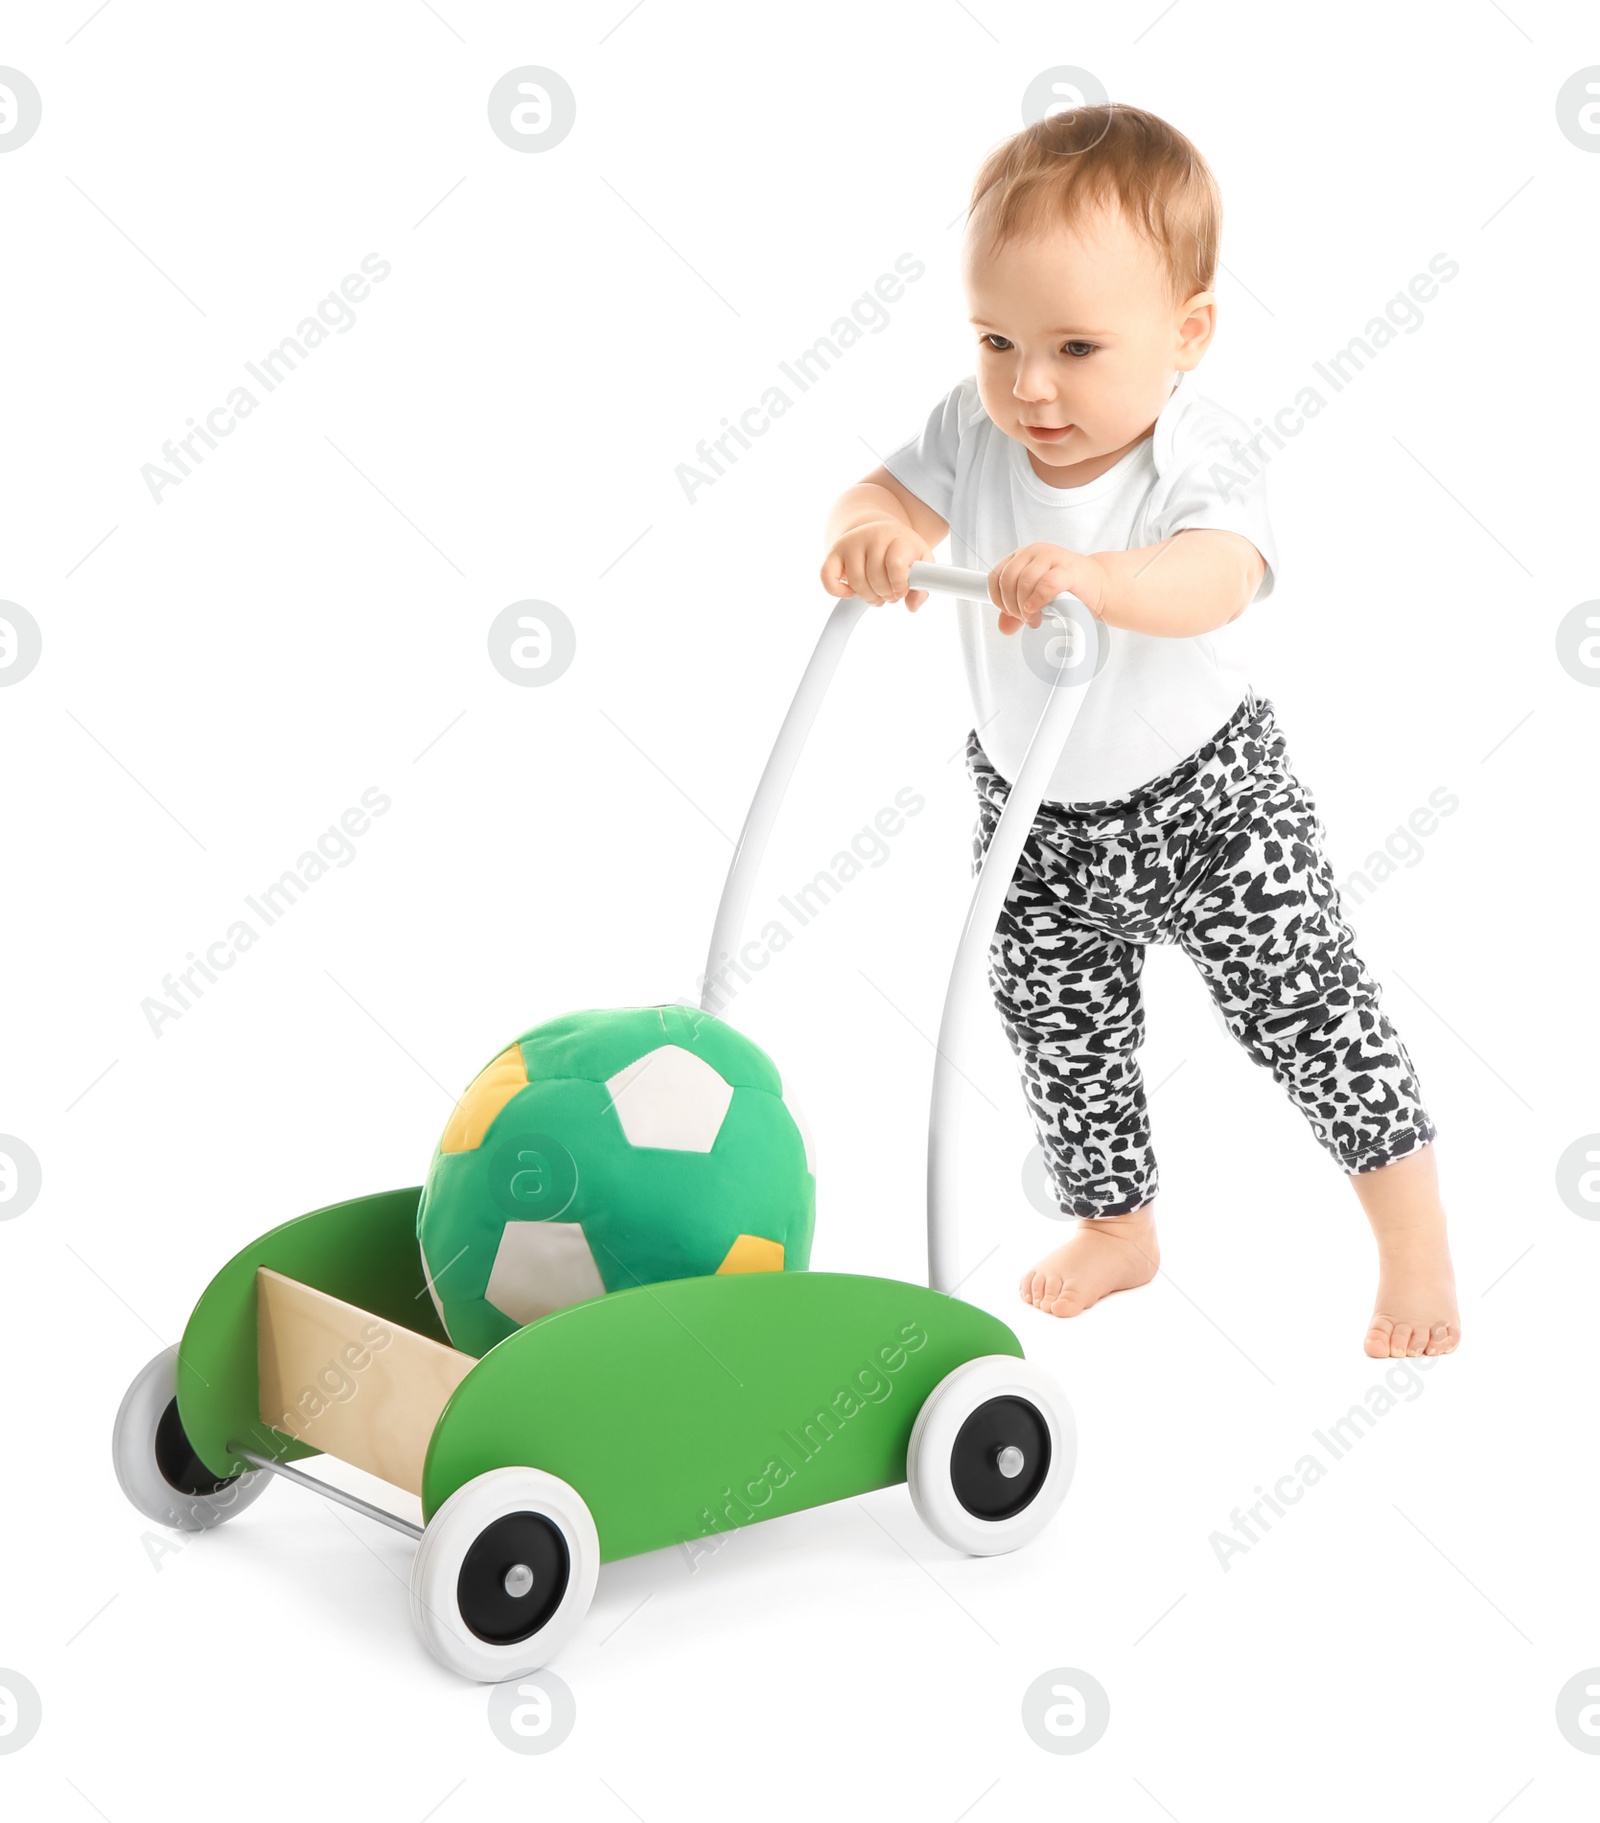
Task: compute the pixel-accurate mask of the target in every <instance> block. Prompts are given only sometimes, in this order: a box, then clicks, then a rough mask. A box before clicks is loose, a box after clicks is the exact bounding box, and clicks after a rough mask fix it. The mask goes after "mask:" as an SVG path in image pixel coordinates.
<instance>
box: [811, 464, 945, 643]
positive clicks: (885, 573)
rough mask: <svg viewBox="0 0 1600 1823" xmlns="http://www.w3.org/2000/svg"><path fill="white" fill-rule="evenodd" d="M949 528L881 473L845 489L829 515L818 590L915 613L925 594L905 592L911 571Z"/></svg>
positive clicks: (923, 503) (877, 471)
mask: <svg viewBox="0 0 1600 1823" xmlns="http://www.w3.org/2000/svg"><path fill="white" fill-rule="evenodd" d="M949 530H950V527H949V526H948V525H947V524H946V523H945V522H944V520H943V519H941V518H940V517H939V515H938V514H937V513H936V512H935V511H934V510H933V508H932V507H931V506H929V505H928V503H927V502H926V501H925V500H919V499H918V498H917V496H916V495H915V494H913V493H912V492H910V490H909V489H907V488H905V487H903V486H902V485H901V484H900V482H898V481H896V480H895V478H894V476H893V475H891V474H890V473H889V471H888V469H886V468H881V467H880V468H875V469H874V470H873V471H872V473H871V474H870V475H868V476H867V477H866V479H865V480H864V481H858V482H857V483H856V485H855V486H854V487H848V488H846V489H845V491H844V492H843V493H842V494H841V495H840V496H839V498H838V499H837V500H836V501H835V502H834V506H833V511H832V512H831V513H829V515H828V526H827V533H826V536H827V539H828V554H827V556H826V557H825V558H824V559H823V562H822V586H823V587H824V588H825V589H826V590H827V591H828V593H829V594H830V595H859V596H860V598H861V599H862V600H863V601H870V602H871V603H872V604H873V605H874V606H875V607H876V606H879V605H880V604H882V603H883V602H885V601H898V600H899V599H900V597H901V596H902V595H904V596H905V598H906V606H907V607H908V608H920V607H921V606H922V604H923V602H925V601H926V600H927V599H928V592H927V590H926V589H912V590H911V591H910V592H909V593H907V590H906V583H907V581H908V580H909V576H910V571H911V566H912V564H914V563H922V562H926V561H927V559H929V558H930V557H932V555H933V547H934V546H935V545H936V544H938V543H939V541H940V540H941V539H942V538H943V537H944V536H945V535H946V533H947V532H948V531H949Z"/></svg>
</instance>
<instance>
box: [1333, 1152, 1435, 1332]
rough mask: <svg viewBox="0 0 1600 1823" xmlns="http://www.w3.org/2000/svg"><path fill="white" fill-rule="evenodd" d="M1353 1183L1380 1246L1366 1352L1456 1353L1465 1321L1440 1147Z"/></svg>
mask: <svg viewBox="0 0 1600 1823" xmlns="http://www.w3.org/2000/svg"><path fill="white" fill-rule="evenodd" d="M1351 1182H1352V1183H1353V1184H1354V1185H1355V1191H1356V1195H1357V1196H1358V1197H1359V1198H1360V1199H1361V1203H1362V1206H1363V1207H1364V1208H1365V1209H1366V1212H1367V1219H1368V1220H1369V1221H1370V1222H1371V1223H1372V1232H1373V1235H1374V1236H1375V1238H1376V1240H1377V1243H1378V1299H1377V1303H1376V1305H1375V1306H1374V1307H1373V1312H1372V1322H1371V1323H1370V1324H1369V1325H1368V1327H1367V1338H1366V1341H1365V1343H1363V1347H1364V1348H1365V1350H1366V1352H1367V1353H1368V1354H1369V1355H1371V1356H1373V1357H1374V1359H1376V1360H1380V1361H1383V1360H1390V1361H1398V1360H1400V1359H1402V1358H1403V1357H1405V1356H1407V1355H1450V1354H1454V1353H1455V1350H1456V1345H1457V1343H1459V1342H1460V1340H1461V1317H1460V1313H1459V1312H1458V1310H1457V1308H1456V1275H1455V1270H1454V1268H1453V1267H1452V1266H1451V1264H1450V1242H1449V1240H1448V1238H1447V1237H1446V1234H1445V1220H1444V1209H1443V1207H1442V1205H1441V1204H1440V1202H1439V1186H1438V1177H1437V1172H1436V1168H1435V1165H1434V1159H1433V1147H1432V1146H1431V1145H1427V1146H1423V1147H1422V1148H1421V1149H1420V1150H1419V1151H1417V1152H1413V1153H1411V1154H1410V1155H1409V1156H1408V1157H1406V1158H1402V1159H1400V1160H1398V1161H1397V1162H1396V1163H1394V1164H1392V1165H1384V1166H1382V1167H1381V1168H1380V1169H1378V1170H1376V1171H1368V1172H1363V1173H1362V1174H1361V1175H1359V1176H1357V1177H1355V1178H1352V1180H1351Z"/></svg>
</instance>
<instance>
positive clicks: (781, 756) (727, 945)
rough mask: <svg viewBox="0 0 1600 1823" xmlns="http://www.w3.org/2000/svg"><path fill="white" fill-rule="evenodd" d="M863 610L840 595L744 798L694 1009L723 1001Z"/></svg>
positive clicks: (715, 1006) (715, 1007)
mask: <svg viewBox="0 0 1600 1823" xmlns="http://www.w3.org/2000/svg"><path fill="white" fill-rule="evenodd" d="M866 609H867V604H866V603H865V602H864V601H862V600H860V599H859V598H858V597H857V596H854V595H846V596H845V597H844V599H843V600H842V601H840V602H838V603H837V604H836V605H835V607H834V610H833V612H832V613H831V614H830V615H829V616H828V619H827V623H826V625H825V626H824V627H823V629H822V636H821V638H819V639H818V641H817V648H816V650H815V651H814V652H813V653H812V654H811V662H810V663H809V664H808V665H807V666H806V669H805V675H804V676H803V677H802V678H801V679H800V688H799V689H798V690H796V691H795V693H794V701H793V702H792V703H790V705H789V713H788V714H787V715H786V716H785V717H784V718H783V726H782V727H781V728H780V729H779V730H778V738H777V740H776V741H774V742H773V744H772V754H771V757H770V758H769V759H768V761H767V766H766V770H765V771H764V772H763V773H762V775H761V782H760V783H759V784H758V785H757V786H756V794H755V796H754V797H753V798H752V799H751V800H750V808H749V810H748V811H747V812H746V813H745V819H744V828H743V829H741V830H740V831H739V841H738V844H737V845H736V847H735V848H734V851H733V859H732V861H731V862H729V864H728V877H727V879H726V880H725V881H724V882H723V886H722V898H721V899H720V901H719V902H718V904H717V921H716V923H715V925H713V927H712V930H711V949H710V951H709V953H708V954H707V956H706V972H705V979H704V981H703V982H702V983H701V987H700V1005H701V1006H702V1007H703V1008H704V1009H705V1011H706V1012H708V1013H715V1012H716V1011H717V1010H718V1005H719V1003H724V1004H725V1002H726V996H725V995H724V993H723V991H722V988H721V985H720V983H719V980H718V976H719V975H720V974H721V973H722V972H723V971H725V970H726V969H727V967H728V965H729V963H730V962H733V961H735V960H736V951H737V949H738V946H739V939H740V937H741V936H743V934H744V928H745V919H746V917H747V916H748V914H749V911H750V898H751V894H752V893H753V892H754V890H755V884H756V875H757V874H758V873H759V872H760V871H761V861H762V857H763V856H764V855H765V854H766V852H767V842H768V839H769V838H770V836H771V835H772V826H773V824H774V823H776V822H777V820H778V812H779V810H780V809H781V808H782V806H783V796H784V793H785V792H786V791H787V790H788V789H789V780H790V779H791V778H792V777H793V776H794V769H795V766H796V765H797V764H798V763H799V759H800V754H801V751H802V750H803V748H804V747H805V744H806V736H807V735H808V734H810V732H811V724H812V723H813V722H814V721H815V720H816V719H817V711H818V710H819V709H820V708H821V707H822V699H823V698H824V697H825V696H826V695H827V694H828V685H829V684H830V683H832V682H833V674H834V672H835V671H837V670H838V668H839V660H840V659H841V658H843V657H844V649H845V647H846V645H848V644H849V641H850V635H851V634H852V633H853V632H854V631H855V627H856V622H857V621H858V620H859V619H860V618H861V616H862V615H863V614H864V613H865V612H866Z"/></svg>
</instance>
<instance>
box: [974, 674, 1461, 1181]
mask: <svg viewBox="0 0 1600 1823" xmlns="http://www.w3.org/2000/svg"><path fill="white" fill-rule="evenodd" d="M967 771H968V774H969V776H970V777H971V779H972V781H973V784H974V785H975V786H976V787H977V791H978V829H977V834H976V836H975V838H974V842H973V866H974V869H976V867H977V864H978V862H979V861H980V860H981V858H982V856H983V852H984V850H985V848H986V847H987V846H988V842H989V839H990V837H991V836H992V835H993V833H994V828H995V825H996V823H997V822H998V821H999V818H1000V811H1001V808H1002V807H1003V806H1004V804H1005V800H1006V793H1007V790H1008V786H1007V784H1006V781H1005V780H1004V779H1003V778H1001V777H1000V775H999V774H998V773H997V772H996V771H995V770H994V768H993V766H991V765H990V763H989V760H988V757H987V755H985V753H984V751H983V748H982V747H981V746H980V745H979V743H978V737H977V734H976V732H975V731H974V732H973V733H972V734H970V735H969V736H968V738H967ZM1323 836H1324V831H1323V827H1322V823H1321V819H1320V818H1319V816H1318V814H1317V809H1316V805H1315V803H1314V802H1313V800H1312V798H1311V796H1310V794H1309V793H1308V792H1307V790H1306V789H1305V787H1304V786H1303V785H1301V784H1300V782H1299V781H1298V780H1297V779H1296V778H1295V776H1294V774H1293V772H1292V771H1291V769H1290V765H1289V756H1288V752H1287V749H1286V746H1285V743H1284V737H1283V735H1282V733H1281V732H1280V730H1279V728H1278V726H1277V723H1276V720H1275V719H1274V715H1273V706H1272V704H1271V703H1270V702H1268V701H1266V700H1264V699H1261V698H1256V697H1254V696H1252V697H1249V698H1247V699H1246V701H1244V702H1243V703H1241V704H1240V705H1239V707H1238V709H1236V710H1235V711H1234V713H1233V715H1232V716H1231V717H1230V718H1229V720H1228V721H1227V723H1226V724H1225V725H1224V726H1223V727H1222V728H1220V729H1219V730H1218V731H1217V733H1216V734H1215V735H1214V736H1213V737H1212V739H1211V740H1209V741H1207V742H1206V744H1205V745H1204V746H1202V747H1199V748H1197V749H1196V750H1195V752H1193V753H1191V754H1190V755H1189V757H1188V758H1187V759H1185V760H1182V761H1180V762H1179V764H1178V765H1177V766H1175V767H1174V768H1173V769H1172V771H1170V772H1168V773H1165V774H1164V775H1163V776H1162V777H1160V778H1158V779H1154V780H1152V781H1151V782H1150V783H1149V784H1148V785H1144V786H1141V787H1140V788H1139V790H1138V791H1136V792H1135V793H1133V795H1132V796H1131V797H1127V798H1122V799H1118V800H1116V801H1114V802H1108V803H1094V804H1076V805H1071V806H1068V805H1064V804H1054V803H1046V804H1044V805H1043V806H1042V807H1041V808H1040V811H1039V815H1038V818H1037V820H1036V821H1035V823H1034V826H1033V830H1032V833H1031V834H1030V835H1029V837H1028V841H1027V845H1026V846H1025V848H1024V849H1023V851H1022V859H1021V860H1020V861H1019V862H1018V864H1017V871H1016V875H1015V877H1014V878H1013V880H1012V883H1011V889H1010V891H1009V892H1008V893H1007V895H1006V902H1005V907H1004V910H1003V911H1002V912H1001V915H1000V922H999V925H998V927H997V929H996V931H995V936H994V940H993V943H992V944H991V946H990V952H989V983H990V986H991V988H992V989H993V991H994V997H995V1004H996V1005H997V1006H998V1007H999V1009H1000V1017H1001V1020H1002V1022H1003V1024H1004V1026H1005V1030H1006V1036H1007V1037H1008V1038H1009V1039H1010V1041H1011V1045H1012V1048H1013V1050H1015V1051H1016V1053H1017V1056H1018V1059H1019V1061H1020V1063H1021V1066H1022V1085H1023V1091H1024V1093H1025V1095H1026V1097H1027V1101H1028V1105H1029V1109H1030V1111H1031V1113H1032V1116H1033V1122H1034V1127H1035V1130H1036V1132H1037V1134H1038V1137H1039V1143H1040V1146H1041V1147H1042V1148H1043V1151H1044V1155H1045V1159H1046V1162H1047V1164H1048V1166H1049V1169H1050V1174H1051V1177H1052V1178H1053V1180H1054V1183H1055V1188H1056V1192H1057V1195H1058V1197H1059V1199H1060V1202H1061V1207H1062V1211H1063V1213H1064V1214H1068V1215H1080V1216H1102V1215H1121V1214H1124V1213H1126V1212H1127V1211H1128V1210H1130V1209H1137V1208H1139V1207H1141V1205H1143V1204H1145V1203H1148V1202H1149V1201H1150V1200H1151V1199H1152V1198H1153V1197H1154V1196H1155V1194H1156V1191H1157V1188H1158V1183H1159V1179H1158V1173H1157V1169H1156V1160H1155V1154H1154V1152H1153V1151H1152V1150H1151V1145H1150V1120H1149V1114H1148V1112H1147V1110H1146V1107H1145V1095H1144V1083H1143V1079H1142V1077H1141V1074H1140V1070H1139V1046H1140V1044H1141V1042H1142V1041H1143V1038H1144V1006H1143V1001H1142V996H1141V992H1140V984H1139V977H1140V972H1141V970H1142V968H1143V964H1144V952H1145V947H1146V945H1148V944H1151V943H1179V944H1182V946H1183V948H1184V949H1185V950H1186V951H1187V952H1188V953H1189V955H1190V956H1191V957H1192V958H1193V960H1194V963H1195V966H1196V967H1197V968H1198V969H1199V970H1200V973H1201V975H1202V976H1203V977H1204V979H1205V982H1206V985H1207V987H1209V988H1210V990H1211V993H1212V995H1213V997H1214V998H1215V1000H1216V1003H1217V1006H1218V1008H1219V1009H1220V1011H1221V1013H1222V1016H1223V1018H1224V1020H1225V1021H1226V1022H1227V1026H1228V1029H1229V1031H1230V1032H1232V1033H1233V1035H1234V1037H1235V1038H1237V1039H1238V1041H1239V1042H1240V1044H1242V1045H1243V1046H1244V1047H1245V1049H1246V1050H1247V1051H1248V1052H1249V1053H1250V1055H1251V1056H1252V1057H1253V1058H1254V1059H1255V1061H1256V1062H1257V1063H1259V1064H1262V1065H1264V1066H1265V1067H1266V1068H1267V1069H1269V1070H1271V1071H1272V1073H1273V1075H1274V1076H1275V1077H1276V1078H1277V1080H1278V1081H1279V1082H1280V1083H1282V1084H1283V1086H1284V1088H1285V1089H1287V1090H1288V1092H1289V1094H1290V1095H1291V1096H1292V1097H1293V1099H1294V1101H1295V1102H1296V1103H1297V1104H1298V1106H1299V1107H1300V1110H1301V1112H1302V1113H1303V1114H1304V1115H1305V1117H1306V1119H1307V1120H1308V1121H1309V1122H1310V1124H1311V1130H1312V1131H1313V1133H1315V1135H1316V1136H1317V1138H1318V1140H1320V1141H1321V1143H1322V1144H1323V1145H1324V1146H1325V1147H1326V1148H1327V1149H1328V1151H1329V1152H1330V1153H1331V1154H1332V1155H1333V1157H1334V1158H1335V1159H1336V1160H1337V1161H1338V1163H1339V1165H1340V1166H1341V1167H1342V1168H1343V1169H1344V1170H1345V1171H1346V1172H1348V1173H1352V1174H1353V1173H1356V1172H1362V1171H1371V1170H1375V1169H1376V1168H1377V1167H1378V1166H1380V1165H1386V1164H1390V1163H1392V1162H1393V1161H1394V1160H1395V1159H1398V1158H1403V1157H1404V1156H1405V1155H1406V1154H1407V1153H1409V1152H1414V1151H1416V1150H1418V1149H1419V1148H1420V1147H1422V1146H1425V1145H1426V1144H1427V1143H1428V1142H1429V1141H1430V1140H1431V1139H1432V1138H1433V1137H1434V1131H1435V1129H1434V1126H1433V1123H1432V1122H1431V1121H1430V1120H1429V1118H1428V1114H1427V1111H1426V1109H1425V1108H1424V1107H1423V1104H1422V1096H1421V1090H1420V1088H1419V1086H1418V1083H1417V1077H1416V1072H1415V1070H1414V1069H1413V1068H1412V1064H1411V1059H1410V1057H1409V1056H1408V1055H1407V1054H1406V1048H1405V1046H1404V1045H1403V1044H1402V1043H1401V1042H1400V1039H1399V1037H1398V1035H1397V1034H1396V1032H1395V1030H1394V1028H1393V1026H1391V1025H1390V1023H1389V1021H1388V1019H1387V1017H1386V1016H1385V1014H1384V1011H1383V1008H1382V1006H1381V1005H1380V1004H1379V999H1378V989H1377V985H1376V983H1375V982H1374V981H1373V979H1372V977H1371V976H1370V975H1369V974H1368V973H1367V970H1366V967H1365V966H1364V964H1363V963H1362V961H1361V958H1360V957H1359V956H1358V955H1357V954H1356V952H1355V946H1354V939H1353V938H1352V935H1351V932H1350V929H1349V927H1348V926H1347V925H1346V924H1345V922H1344V920H1343V918H1342V916H1341V915H1340V910H1339V894H1338V889H1337V887H1336V885H1335V884H1334V879H1333V873H1332V870H1331V869H1330V867H1329V865H1328V862H1327V860H1326V858H1325V857H1324V855H1323V852H1322V841H1323Z"/></svg>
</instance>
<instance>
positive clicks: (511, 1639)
mask: <svg viewBox="0 0 1600 1823" xmlns="http://www.w3.org/2000/svg"><path fill="white" fill-rule="evenodd" d="M571 1569H572V1565H571V1560H570V1558H569V1557H568V1555H567V1541H566V1539H564V1538H563V1537H562V1536H561V1532H560V1529H559V1528H558V1527H557V1526H555V1525H554V1524H552V1523H551V1521H550V1520H548V1519H546V1518H545V1516H544V1514H543V1513H506V1514H504V1515H503V1516H502V1517H501V1518H499V1519H497V1520H495V1521H494V1523H493V1524H492V1525H488V1526H485V1527H484V1529H483V1530H482V1531H481V1532H480V1533H479V1534H478V1536H477V1537H476V1538H475V1539H474V1540H473V1542H472V1548H471V1549H470V1550H469V1551H468V1552H467V1554H466V1557H465V1558H464V1559H463V1560H462V1564H461V1574H460V1576H458V1577H457V1578H456V1606H457V1607H458V1608H459V1609H460V1610H461V1618H462V1620H464V1621H465V1622H466V1624H467V1625H468V1626H469V1627H470V1628H471V1629H472V1631H473V1632H474V1633H476V1634H477V1636H478V1638H479V1639H482V1640H487V1641H488V1642H489V1644H490V1645H492V1646H514V1645H515V1644H516V1643H517V1642H518V1641H519V1640H524V1639H529V1638H531V1637H532V1635H533V1634H535V1633H537V1632H538V1631H539V1629H540V1628H541V1627H542V1626H544V1624H545V1623H546V1621H548V1620H549V1619H550V1617H551V1615H552V1614H554V1613H555V1611H556V1609H557V1608H559V1607H560V1606H561V1598H562V1596H563V1595H565V1594H566V1592H567V1579H568V1577H569V1575H570V1574H571Z"/></svg>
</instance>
